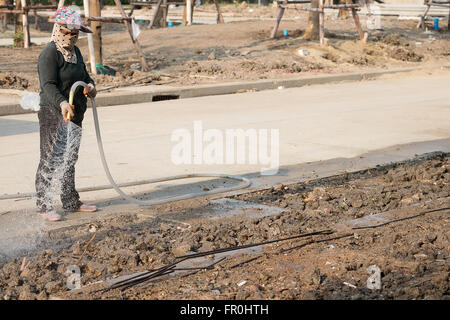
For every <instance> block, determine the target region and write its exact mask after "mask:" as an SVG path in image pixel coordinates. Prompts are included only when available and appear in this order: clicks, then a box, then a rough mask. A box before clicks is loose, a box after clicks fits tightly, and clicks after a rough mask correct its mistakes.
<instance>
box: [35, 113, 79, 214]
mask: <svg viewBox="0 0 450 320" xmlns="http://www.w3.org/2000/svg"><path fill="white" fill-rule="evenodd" d="M38 117H39V127H40V161H39V166H38V169H37V172H36V180H35V185H36V193H37V201H36V206H37V210H38V212H46V211H50V210H53V209H54V200H55V196H56V195H58V194H59V195H60V198H61V202H62V206H63V209H64V210H66V211H74V210H77V209H78V208H79V207H80V206H81V204H82V202H81V201H80V196H79V194H78V192H77V190H76V189H75V164H76V162H77V160H78V151H79V148H80V142H81V132H82V130H81V123H80V124H79V125H77V124H74V123H72V122H71V123H69V124H66V123H65V122H64V119H63V116H62V115H61V112H60V110H59V109H56V108H54V107H50V106H41V108H40V110H39V113H38Z"/></svg>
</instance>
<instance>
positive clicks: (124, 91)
mask: <svg viewBox="0 0 450 320" xmlns="http://www.w3.org/2000/svg"><path fill="white" fill-rule="evenodd" d="M448 67H449V66H442V65H438V66H429V67H426V68H423V67H411V68H400V69H393V70H387V71H368V72H354V73H342V74H328V75H314V76H309V75H308V76H300V77H296V78H290V79H268V80H257V81H238V82H236V81H235V82H233V81H231V82H225V83H213V84H204V85H196V86H179V87H173V86H164V85H149V86H140V87H134V86H130V87H122V88H115V89H111V90H107V91H105V92H101V90H102V88H98V89H99V94H98V95H97V98H96V99H95V102H96V105H97V106H98V107H107V106H117V105H129V104H134V103H143V102H153V101H160V100H167V98H164V96H166V97H167V96H170V97H172V98H176V99H185V98H195V97H204V96H212V95H224V94H235V93H240V92H245V91H255V90H256V91H263V90H273V89H278V88H283V89H284V88H298V87H303V86H309V85H318V84H320V85H322V84H328V83H336V82H346V81H362V80H370V79H376V78H378V77H381V76H383V75H390V74H401V73H408V72H412V71H418V70H440V69H443V68H444V69H445V68H447V69H448ZM15 91H18V90H15ZM9 93H12V92H11V90H8V89H6V90H5V89H0V116H7V115H14V114H23V113H33V112H34V111H31V110H24V109H22V108H21V106H20V104H19V100H20V99H18V98H17V95H19V96H20V97H21V96H22V95H23V94H24V92H23V91H22V92H21V93H17V92H13V94H14V96H13V97H12V98H13V101H11V100H10V101H9V102H3V100H2V99H1V98H2V97H7V96H8V94H9ZM161 97H163V98H161ZM88 106H90V102H89V103H88Z"/></svg>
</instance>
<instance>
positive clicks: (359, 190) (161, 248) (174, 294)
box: [0, 153, 450, 300]
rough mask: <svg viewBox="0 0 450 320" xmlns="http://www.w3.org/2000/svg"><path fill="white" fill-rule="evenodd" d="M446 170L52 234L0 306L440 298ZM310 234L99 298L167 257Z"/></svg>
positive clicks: (438, 161) (346, 179)
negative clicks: (375, 283)
mask: <svg viewBox="0 0 450 320" xmlns="http://www.w3.org/2000/svg"><path fill="white" fill-rule="evenodd" d="M449 166H450V162H449V154H448V153H447V154H446V153H432V154H428V155H425V156H422V157H417V158H415V159H413V160H410V161H404V162H401V163H393V164H389V165H385V166H378V167H375V168H372V169H367V170H363V171H359V172H355V173H351V174H342V175H337V176H333V177H328V178H322V179H313V180H309V181H306V182H302V183H294V184H290V185H281V184H279V185H275V186H274V187H272V188H269V189H266V190H260V191H256V192H251V193H244V194H240V195H235V196H231V197H229V198H227V199H226V201H228V202H234V203H237V205H239V203H241V204H242V203H244V202H245V203H252V204H255V205H259V206H260V209H257V210H253V211H252V210H250V211H248V212H246V211H245V210H242V212H241V214H235V215H226V214H225V215H222V216H221V215H219V214H217V215H215V214H211V213H214V212H215V211H214V210H213V208H212V207H213V206H214V205H213V204H212V203H211V202H209V201H207V200H205V199H202V198H199V199H194V200H188V201H183V202H178V203H174V204H166V205H160V206H158V207H153V208H147V209H145V208H144V209H140V211H139V212H138V211H137V212H135V213H126V214H120V215H116V216H114V217H110V218H108V219H104V220H100V221H97V222H96V223H95V224H90V225H82V226H78V227H75V228H66V229H59V230H55V231H54V232H51V233H49V234H48V235H46V236H45V237H44V239H43V241H44V242H47V247H46V249H41V250H39V251H37V252H35V253H33V254H29V255H28V256H27V258H23V257H17V258H15V259H9V260H8V261H5V262H4V263H3V264H2V265H1V269H0V291H1V292H0V293H1V295H0V296H1V297H2V298H3V299H352V300H354V299H448V298H449V296H448V292H449V269H448V266H449V264H448V258H449V250H450V247H449V244H450V242H449V233H448V230H449V207H450V200H449V196H450V194H449V192H450V187H449V184H448V182H449V181H450V173H449ZM222 206H224V207H226V205H225V204H224V203H222ZM267 208H272V210H267ZM436 209H437V210H436ZM148 210H151V211H152V212H158V217H157V218H155V219H145V218H143V217H145V214H146V212H148ZM433 210H435V211H433ZM380 213H381V214H380ZM177 221H178V222H177ZM376 225H379V226H378V227H373V228H362V229H352V228H358V227H367V226H376ZM320 230H331V231H330V233H328V234H319V235H315V236H309V237H304V238H298V239H293V240H288V241H282V242H276V243H272V244H266V245H263V246H259V247H253V248H250V249H246V250H241V251H238V252H228V253H227V254H225V255H223V254H222V256H221V257H224V258H225V260H222V261H220V262H219V263H217V264H216V265H215V266H214V267H212V268H211V269H201V270H195V271H186V270H185V271H184V273H181V274H178V275H174V276H170V275H166V276H162V277H159V278H155V279H153V280H152V281H150V282H147V283H145V284H144V285H140V286H134V287H129V288H127V289H125V290H120V289H114V290H109V291H106V292H105V291H102V289H106V288H108V287H109V285H111V284H112V283H113V282H112V281H114V279H116V281H117V277H119V276H123V275H130V274H134V273H136V272H139V271H146V270H152V269H156V268H158V267H161V266H163V265H165V264H168V263H171V262H173V261H175V259H176V257H177V256H182V255H185V254H192V253H193V252H207V251H210V250H215V249H218V248H227V247H232V246H236V245H246V244H254V243H258V242H262V241H268V240H276V239H283V238H287V237H290V236H295V235H299V234H306V233H310V232H314V231H320ZM94 234H95V237H93V235H94ZM92 239H93V240H92ZM90 240H91V241H90ZM213 261H217V259H216V260H214V256H208V257H207V258H204V259H203V260H202V261H198V260H197V261H196V262H195V263H194V262H192V263H191V264H190V265H189V264H188V265H184V268H186V267H191V268H192V267H199V266H206V265H208V264H211V262H213ZM71 265H78V266H79V267H80V271H81V283H82V286H83V287H82V288H81V289H75V290H73V291H70V290H69V289H68V288H67V286H66V284H67V277H68V276H69V275H68V274H66V271H67V269H68V267H69V266H71ZM373 265H375V266H376V267H373V268H379V271H380V278H381V279H380V280H381V286H380V289H369V288H368V285H367V281H368V278H369V277H370V276H371V275H372V274H371V273H370V272H368V267H369V266H373ZM178 272H180V271H178Z"/></svg>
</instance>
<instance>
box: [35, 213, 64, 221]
mask: <svg viewBox="0 0 450 320" xmlns="http://www.w3.org/2000/svg"><path fill="white" fill-rule="evenodd" d="M38 216H39V217H42V218H44V219H45V220H47V221H51V222H54V221H60V220H61V215H59V214H57V213H56V212H55V211H48V212H38Z"/></svg>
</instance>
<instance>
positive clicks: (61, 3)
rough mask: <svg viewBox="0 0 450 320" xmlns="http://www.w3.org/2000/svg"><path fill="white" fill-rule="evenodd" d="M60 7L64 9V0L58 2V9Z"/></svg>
mask: <svg viewBox="0 0 450 320" xmlns="http://www.w3.org/2000/svg"><path fill="white" fill-rule="evenodd" d="M59 7H64V0H59V2H58V8H59Z"/></svg>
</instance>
